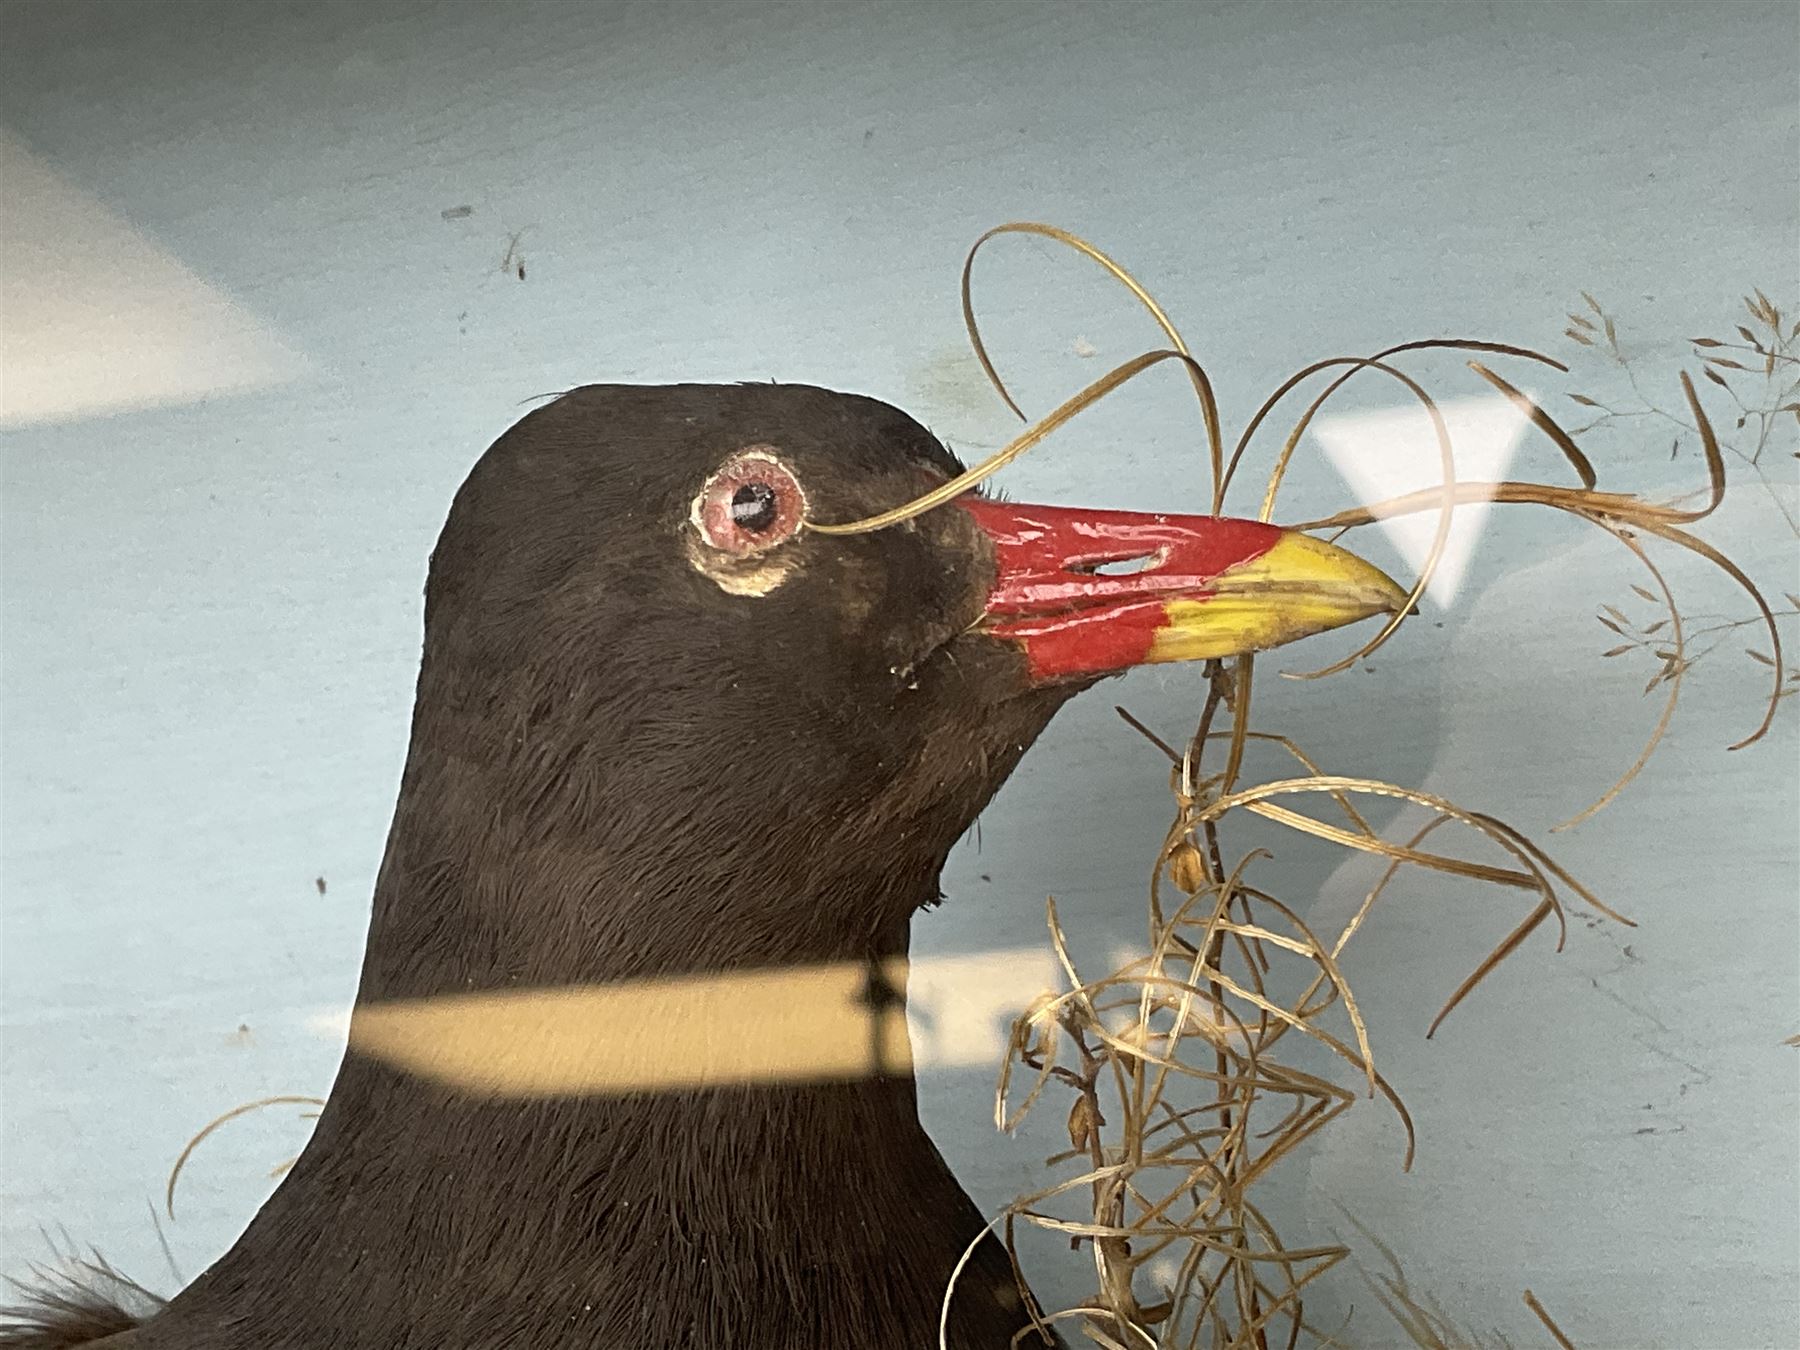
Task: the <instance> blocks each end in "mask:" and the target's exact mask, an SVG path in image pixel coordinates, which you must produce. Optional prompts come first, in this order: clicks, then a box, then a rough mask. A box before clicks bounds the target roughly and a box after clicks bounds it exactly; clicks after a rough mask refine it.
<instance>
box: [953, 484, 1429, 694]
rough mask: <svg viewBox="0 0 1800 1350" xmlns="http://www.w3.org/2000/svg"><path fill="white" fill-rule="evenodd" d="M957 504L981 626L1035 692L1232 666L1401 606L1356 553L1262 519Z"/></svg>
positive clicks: (975, 500)
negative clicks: (983, 594)
mask: <svg viewBox="0 0 1800 1350" xmlns="http://www.w3.org/2000/svg"><path fill="white" fill-rule="evenodd" d="M958 505H959V506H961V507H962V508H963V509H964V510H966V511H968V512H969V514H970V515H972V516H973V517H974V518H975V523H976V524H977V525H978V526H980V527H981V529H982V531H983V532H984V533H985V534H986V535H987V536H988V537H989V538H990V539H991V540H993V544H994V559H995V563H996V576H995V578H994V584H993V588H992V590H991V591H990V593H989V595H988V606H987V620H986V624H985V626H986V629H987V631H989V632H991V633H993V634H994V635H995V636H997V637H1001V638H1006V639H1009V640H1011V641H1014V642H1017V643H1018V644H1020V646H1022V647H1023V648H1024V650H1025V658H1026V662H1027V665H1028V667H1029V669H1030V672H1031V676H1032V678H1033V679H1034V680H1036V681H1039V682H1044V683H1048V682H1050V681H1054V680H1059V679H1065V678H1073V677H1080V676H1091V675H1103V674H1108V673H1111V672H1113V671H1119V670H1124V669H1126V668H1128V667H1130V666H1135V665H1142V664H1145V663H1148V662H1153V661H1187V660H1204V659H1208V658H1213V657H1224V656H1237V655H1241V654H1242V653H1245V652H1251V651H1259V650H1262V649H1264V648H1268V647H1278V646H1280V645H1282V644H1283V643H1287V642H1292V641H1295V640H1296V639H1298V638H1302V637H1306V636H1308V635H1310V634H1313V633H1322V632H1325V631H1326V630H1328V629H1332V628H1337V627H1341V626H1342V625H1344V624H1347V623H1353V622H1355V621H1356V620H1358V619H1365V618H1368V617H1369V616H1371V615H1374V614H1382V613H1397V612H1398V611H1399V610H1400V609H1401V608H1402V607H1403V606H1404V605H1405V603H1406V592H1405V591H1403V590H1402V589H1401V588H1400V587H1399V586H1398V585H1396V584H1395V583H1394V582H1393V581H1392V580H1391V579H1390V578H1388V577H1387V576H1386V575H1385V574H1384V573H1382V572H1381V571H1379V570H1378V569H1377V568H1374V567H1371V566H1370V565H1369V564H1368V563H1365V562H1363V561H1362V559H1360V558H1358V557H1356V556H1355V555H1354V554H1352V553H1349V552H1346V551H1345V550H1343V549H1341V548H1338V547H1337V546H1336V545H1333V544H1327V543H1324V542H1323V541H1322V540H1318V539H1313V538H1310V537H1309V536H1307V535H1304V534H1299V533H1296V532H1294V531H1292V530H1283V529H1281V528H1279V527H1278V526H1274V525H1265V524H1263V523H1262V522H1260V521H1254V520H1233V519H1229V518H1227V517H1221V516H1165V515H1153V514H1148V513H1138V512H1132V511H1090V510H1083V509H1080V508H1075V507H1067V506H1025V505H1020V504H1017V503H1013V502H997V501H990V500H988V499H986V498H983V497H975V496H965V497H962V498H960V499H959V500H958ZM1107 567H1111V568H1113V569H1114V570H1110V571H1102V570H1100V569H1102V568H1107Z"/></svg>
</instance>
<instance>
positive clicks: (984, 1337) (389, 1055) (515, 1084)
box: [175, 807, 1020, 1350]
mask: <svg viewBox="0 0 1800 1350" xmlns="http://www.w3.org/2000/svg"><path fill="white" fill-rule="evenodd" d="M461 837H462V838H463V839H464V840H465V841H466V840H467V839H469V838H470V837H474V838H476V839H479V840H483V841H486V842H487V843H489V844H492V843H493V842H495V841H496V840H500V839H503V838H504V835H503V833H497V832H495V831H491V830H490V831H488V832H485V833H480V832H478V833H477V834H475V835H474V836H470V835H468V834H466V833H465V834H463V835H462V836H461ZM456 838H457V836H455V835H452V834H448V833H445V832H444V831H442V830H441V829H437V828H434V827H432V826H431V825H430V824H429V822H426V823H425V824H424V825H423V826H422V825H421V822H420V821H419V820H417V819H413V818H410V817H409V816H408V809H407V808H406V807H403V808H402V812H401V815H400V817H399V818H397V820H396V825H395V831H394V834H393V836H392V837H391V839H390V846H389V851H388V856H387V858H386V860H385V862H384V865H383V869H382V874H381V878H380V881H379V883H378V890H377V895H376V899H375V912H374V919H373V923H372V926H371V934H370V944H369V945H370V955H369V958H368V962H367V963H366V965H365V970H364V981H363V987H362V990H361V993H360V995H359V999H358V1003H357V1007H356V1009H355V1011H354V1014H353V1021H352V1033H351V1044H350V1049H349V1053H348V1054H347V1056H346V1058H345V1061H344V1064H343V1066H342V1068H341V1070H340V1073H339V1077H338V1080H337V1082H336V1084H335V1086H334V1088H333V1090H332V1093H331V1096H330V1099H329V1101H328V1102H327V1104H326V1106H325V1108H324V1110H323V1113H322V1115H321V1118H320V1120H319V1123H318V1126H317V1129H316V1130H315V1133H314V1135H313V1137H312V1139H311V1140H310V1141H309V1143H308V1146H307V1148H306V1150H305V1152H304V1153H303V1154H302V1156H301V1158H300V1159H299V1161H298V1162H297V1163H296V1165H295V1166H294V1168H293V1169H292V1170H291V1172H290V1174H289V1176H288V1177H287V1178H286V1180H285V1181H284V1182H283V1184H282V1186H281V1188H280V1189H279V1191H278V1192H277V1193H276V1194H275V1196H273V1197H272V1198H271V1199H270V1201H269V1202H268V1203H267V1204H266V1205H265V1206H264V1208H263V1209H262V1211H261V1212H260V1213H259V1214H258V1215H257V1217H256V1219H255V1220H254V1221H253V1223H252V1224H251V1226H250V1228H249V1229H248V1230H247V1231H246V1233H245V1234H244V1236H243V1238H242V1239H240V1241H239V1243H238V1244H237V1246H236V1247H235V1248H234V1249H233V1250H232V1252H230V1253H228V1254H227V1256H226V1257H225V1258H224V1259H223V1260H221V1261H220V1262H219V1263H218V1265H216V1266H215V1267H214V1268H213V1269H212V1270H211V1271H209V1272H208V1273H207V1275H206V1276H205V1277H203V1279H202V1280H201V1281H199V1282H197V1283H196V1285H195V1286H193V1287H192V1288H191V1290H190V1291H188V1292H186V1293H184V1294H183V1295H182V1296H181V1298H180V1299H179V1300H178V1301H177V1307H176V1310H175V1311H176V1314H177V1316H181V1315H183V1309H186V1310H187V1315H191V1316H194V1317H196V1318H197V1321H196V1325H197V1324H198V1322H199V1321H204V1320H205V1318H206V1316H207V1315H208V1314H207V1311H206V1310H207V1309H208V1308H210V1309H211V1316H214V1317H219V1316H230V1317H231V1318H234V1319H235V1318H240V1317H241V1318H245V1319H248V1320H247V1321H243V1322H237V1323H234V1325H238V1326H240V1327H241V1328H242V1332H241V1339H240V1340H237V1341H234V1342H233V1344H234V1346H237V1345H241V1346H243V1347H246V1350H260V1347H262V1346H264V1345H269V1346H274V1345H286V1344H289V1343H290V1342H288V1341H285V1340H280V1339H279V1338H278V1336H277V1333H276V1332H275V1331H273V1330H271V1331H269V1332H268V1333H267V1334H266V1335H265V1334H264V1333H262V1332H256V1331H254V1330H253V1324H254V1326H264V1325H266V1326H269V1327H272V1328H273V1327H279V1326H283V1325H285V1326H288V1327H290V1328H291V1327H293V1326H296V1325H298V1326H302V1327H304V1329H305V1335H304V1336H303V1338H302V1341H303V1343H306V1344H343V1345H375V1344H381V1345H393V1346H400V1345H406V1346H412V1345H415V1344H416V1345H420V1346H423V1345H428V1344H469V1345H476V1344H482V1345H485V1344H489V1343H493V1344H501V1343H506V1344H543V1345H557V1346H571V1347H586V1346H595V1347H598V1346H616V1345H622V1344H631V1345H636V1346H643V1347H646V1350H649V1348H650V1347H663V1346H669V1347H673V1346H677V1345H680V1346H688V1345H695V1344H712V1345H725V1344H733V1345H739V1344H741V1345H748V1346H758V1347H760V1346H777V1345H781V1346H786V1345H796V1344H807V1345H811V1344H821V1345H822V1344H855V1345H858V1346H867V1347H888V1346H893V1347H896V1350H897V1348H898V1347H901V1346H907V1347H912V1346H917V1345H919V1344H925V1343H929V1340H930V1338H931V1337H933V1336H934V1335H935V1328H936V1325H937V1317H938V1310H939V1306H940V1300H941V1298H942V1295H943V1291H944V1289H945V1287H946V1284H947V1283H948V1281H949V1279H950V1276H951V1274H952V1272H953V1270H954V1269H955V1268H956V1266H957V1263H958V1261H959V1259H960V1258H961V1256H962V1253H963V1252H964V1250H965V1249H966V1248H967V1247H968V1246H969V1244H970V1243H971V1242H972V1241H973V1240H975V1239H976V1238H977V1237H978V1236H979V1235H980V1233H981V1231H982V1228H983V1222H984V1221H983V1218H982V1216H981V1215H980V1214H979V1212H978V1211H977V1210H976V1208H975V1206H974V1204H973V1203H972V1202H971V1201H970V1200H969V1198H968V1197H967V1195H966V1194H965V1193H964V1192H963V1190H962V1188H961V1187H960V1186H959V1185H958V1184H957V1182H956V1180H955V1178H954V1176H953V1175H952V1174H951V1173H950V1171H949V1169H948V1168H947V1167H946V1166H945V1164H944V1162H943V1159H942V1158H941V1156H940V1155H939V1154H938V1151H937V1149H936V1148H935V1147H934V1146H933V1144H932V1142H931V1140H930V1138H929V1137H928V1136H927V1135H926V1133H925V1131H924V1129H923V1128H922V1126H921V1125H920V1122H919V1119H918V1110H917V1099H916V1092H915V1088H914V1083H913V1078H912V1073H911V1064H910V1059H909V1058H908V1056H907V1055H906V1053H905V1045H906V1029H905V1015H904V994H903V989H904V961H905V952H906V944H907V924H906V922H905V921H904V919H900V920H898V921H891V922H888V923H886V924H882V925H877V926H874V927H873V929H872V931H867V932H864V933H862V934H859V935H855V936H854V937H852V938H850V939H849V940H846V939H844V938H842V937H840V938H839V939H837V940H835V941H825V942H814V943H810V944H808V943H800V944H798V945H796V946H794V947H792V948H790V949H789V952H790V953H791V954H792V955H794V956H796V957H797V958H804V959H796V960H795V961H793V962H792V963H790V964H788V965H785V966H780V965H778V966H775V967H772V968H771V967H769V966H767V965H766V964H755V965H751V966H746V965H745V964H744V963H743V961H742V960H741V959H733V958H732V957H731V956H730V955H729V954H721V952H720V950H719V949H717V948H714V947H709V946H708V944H707V943H706V942H704V941H696V940H695V935H694V934H692V933H689V934H686V935H681V936H682V938H683V940H682V941H681V942H680V943H678V944H673V945H671V944H670V941H669V939H668V938H667V937H666V936H664V937H658V936H656V934H655V933H647V934H645V937H646V939H647V940H646V941H645V942H642V943H639V944H637V945H636V946H625V945H622V944H620V945H616V946H614V945H609V944H617V943H618V939H619V935H618V933H617V932H616V931H615V930H613V929H610V928H605V927H603V928H602V929H601V931H600V932H599V934H598V935H597V934H596V933H595V932H594V931H593V930H592V929H591V928H590V927H589V926H588V919H587V918H586V917H585V916H586V915H587V914H588V912H589V911H588V910H587V909H586V906H587V905H591V904H592V902H593V900H594V898H595V896H596V895H597V894H599V891H597V889H596V887H598V886H602V883H601V882H600V881H597V880H596V878H594V877H592V876H589V875H586V874H584V873H583V871H582V870H581V869H579V868H572V867H571V857H570V854H569V853H568V851H567V847H566V844H565V843H564V842H562V841H557V840H548V841H540V842H539V843H538V844H537V846H535V847H533V846H530V844H529V843H528V841H526V840H524V839H522V838H521V839H516V840H514V841H512V842H513V844H514V847H513V848H512V849H511V851H510V854H509V856H508V857H507V858H506V860H505V863H504V865H502V862H501V860H500V859H499V858H498V857H496V856H492V855H489V856H470V855H469V854H468V853H466V852H465V853H463V854H462V855H461V856H458V854H457V852H456V850H455V848H454V847H453V846H452V845H453V844H454V843H455V840H456ZM614 857H615V858H616V857H617V855H614ZM590 865H598V864H590ZM933 880H935V878H933ZM634 884H642V883H634ZM872 884H874V885H876V886H886V885H889V884H891V882H890V881H887V880H881V881H876V882H874V883H872ZM602 889H603V887H602ZM533 894H539V895H542V896H544V897H545V899H544V902H543V903H542V904H540V905H539V906H538V907H537V909H536V910H532V909H531V908H530V907H529V904H530V898H531V896H532V895H533ZM574 897H579V898H580V899H581V901H582V902H583V903H581V904H576V903H572V900H573V898H574ZM833 899H834V901H835V902H836V903H838V904H840V905H845V906H855V905H857V904H859V903H860V904H863V905H865V906H868V907H870V908H871V909H873V910H879V909H880V908H881V907H882V906H884V905H886V904H887V903H888V897H887V896H885V895H874V896H856V895H843V894H840V895H837V896H835V897H833ZM806 900H807V902H808V903H809V904H814V905H816V904H818V903H819V898H818V897H810V896H809V897H806ZM507 912H511V913H512V914H514V915H515V916H517V915H524V916H526V917H528V918H530V919H532V920H534V921H536V922H538V923H540V924H541V923H542V921H543V919H544V917H545V915H546V914H549V915H552V916H554V918H555V921H556V922H558V923H561V924H564V925H567V926H568V942H567V943H566V944H565V945H566V948H567V950H566V951H565V952H564V953H563V954H562V955H561V956H542V955H540V956H538V957H537V958H536V960H535V961H534V959H532V954H533V953H541V952H542V951H543V950H544V949H543V945H542V942H541V937H542V931H541V929H540V932H539V935H538V936H539V938H540V941H538V942H534V943H533V944H531V945H530V946H529V947H526V948H523V949H522V948H520V947H518V946H516V945H513V944H510V943H509V942H508V941H507V938H508V936H509V933H508V932H507V930H506V928H505V925H504V924H503V923H502V922H501V919H502V918H503V917H504V915H505V914H506V913H507ZM819 931H821V932H823V931H825V930H819ZM833 931H836V932H838V933H840V934H843V933H847V932H850V931H852V930H846V929H842V928H840V929H837V930H833ZM401 944H404V946H401ZM397 947H398V948H400V954H399V956H398V957H395V956H394V953H395V951H396V949H397ZM757 949H758V950H763V951H767V950H769V946H768V944H767V942H766V941H764V943H763V945H762V946H761V947H760V948H757ZM421 951H423V952H426V953H429V954H430V955H431V956H432V957H433V958H434V960H431V961H427V960H423V959H419V958H418V953H420V952H421ZM561 961H567V962H572V963H574V965H575V966H578V967H579V970H580V971H581V972H582V973H583V975H584V978H582V979H580V980H571V979H569V978H568V977H569V973H570V971H569V969H568V968H566V967H564V966H562V965H559V964H558V963H559V962H561ZM647 972H648V973H647ZM759 982H760V983H759ZM784 1018H785V1019H786V1020H785V1022H784V1021H783V1019H784ZM777 1024H779V1025H777ZM771 1038H773V1040H774V1042H775V1044H776V1050H775V1052H774V1053H772V1054H768V1053H761V1051H763V1050H764V1049H766V1047H767V1046H768V1044H769V1042H770V1040H771ZM759 1054H760V1058H759ZM696 1065H698V1066H699V1067H698V1069H697V1068H696ZM521 1066H523V1067H522V1068H521ZM966 1282H967V1288H968V1290H969V1291H970V1292H966V1293H963V1294H959V1295H958V1300H957V1312H956V1313H955V1315H954V1317H953V1321H952V1325H953V1327H954V1328H963V1330H960V1331H957V1332H956V1334H955V1335H954V1336H953V1339H952V1344H959V1345H960V1344H969V1345H988V1344H993V1345H1004V1344H1007V1343H1008V1341H1009V1339H1010V1336H1011V1333H1012V1331H1014V1330H1016V1329H1017V1326H1018V1317H1019V1315H1020V1313H1019V1306H1020V1305H1019V1303H1018V1298H1017V1295H1016V1292H1015V1291H1014V1287H1013V1281H1012V1276H1011V1272H1010V1267H1009V1265H1008V1263H1007V1261H1006V1258H1005V1256H1004V1253H1003V1252H999V1251H998V1250H997V1247H996V1244H994V1243H992V1242H991V1240H990V1241H988V1242H985V1243H983V1244H981V1246H980V1248H979V1253H978V1259H977V1260H976V1261H975V1262H973V1263H972V1264H971V1266H970V1268H969V1274H968V1275H967V1277H966ZM446 1284H448V1285H450V1286H451V1287H449V1288H446ZM961 1287H963V1286H962V1285H959V1288H961ZM321 1289H327V1290H333V1291H338V1292H337V1293H336V1294H334V1297H333V1298H332V1299H328V1300H321V1299H319V1298H318V1297H317V1291H318V1290H321ZM307 1291H311V1292H310V1293H309V1292H307ZM196 1309H198V1310H200V1311H199V1312H198V1313H195V1311H194V1310H196ZM471 1318H474V1319H477V1323H478V1324H480V1325H492V1326H494V1327H496V1328H505V1334H504V1336H500V1337H499V1339H496V1340H493V1341H492V1342H490V1341H489V1340H485V1339H482V1337H481V1336H480V1335H475V1334H472V1333H471V1331H470V1327H471V1325H474V1324H475V1323H471V1321H470V1319H471ZM383 1328H391V1329H392V1335H391V1336H390V1337H389V1338H388V1339H383V1337H384V1336H386V1335H388V1333H387V1332H386V1331H384V1330H383ZM496 1335H499V1333H498V1332H496ZM434 1336H435V1337H436V1339H435V1340H434V1339H432V1338H433V1337H434ZM294 1343H302V1342H294ZM195 1344H196V1345H202V1346H208V1343H206V1342H204V1341H197V1342H195ZM208 1350H210V1347H209V1346H208Z"/></svg>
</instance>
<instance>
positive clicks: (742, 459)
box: [693, 447, 806, 554]
mask: <svg viewBox="0 0 1800 1350" xmlns="http://www.w3.org/2000/svg"><path fill="white" fill-rule="evenodd" d="M805 516H806V494H805V493H803V492H802V491H801V490H800V482H799V480H798V479H796V478H795V477H794V475H793V473H792V472H791V471H790V470H789V469H788V467H787V466H786V465H785V464H783V463H782V462H781V461H780V460H779V459H777V458H776V457H775V455H774V453H773V452H772V451H770V450H766V449H763V448H760V447H758V448H756V449H751V450H745V451H742V452H740V453H739V454H737V455H735V456H733V457H732V458H731V459H730V460H729V461H727V462H726V464H725V466H724V467H723V468H721V469H720V470H719V471H718V472H717V473H715V474H714V475H713V476H712V477H711V478H710V479H708V480H707V483H706V486H705V487H704V488H702V489H701V491H700V495H699V496H698V497H696V498H695V499H694V510H693V521H694V524H695V525H696V526H697V527H698V528H699V530H700V534H701V537H702V538H704V539H705V540H706V542H707V543H708V544H710V545H711V546H712V547H713V548H716V549H718V550H720V551H721V552H724V553H735V554H747V553H760V552H762V551H763V550H764V549H769V548H773V547H774V546H775V545H777V544H779V543H783V542H784V541H786V540H788V539H790V538H792V537H793V535H794V532H795V531H796V530H798V529H799V528H800V522H801V521H802V520H803V519H805Z"/></svg>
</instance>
